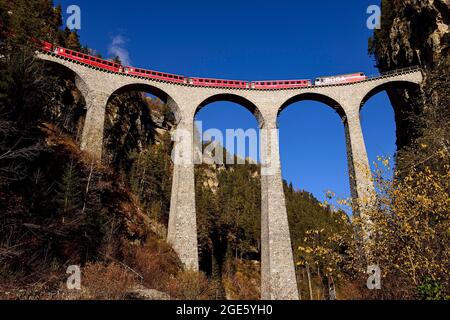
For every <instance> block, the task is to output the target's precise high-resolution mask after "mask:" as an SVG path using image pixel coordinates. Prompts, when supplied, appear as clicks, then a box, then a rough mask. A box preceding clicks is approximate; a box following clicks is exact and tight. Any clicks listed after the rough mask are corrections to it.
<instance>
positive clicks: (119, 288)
mask: <svg viewBox="0 0 450 320" xmlns="http://www.w3.org/2000/svg"><path fill="white" fill-rule="evenodd" d="M82 276H83V277H82V283H81V285H82V290H81V292H80V297H79V298H80V299H83V300H93V299H96V300H120V299H124V298H125V296H126V294H127V293H128V292H129V291H130V289H131V288H132V287H133V286H134V285H135V284H136V279H135V275H133V274H132V273H130V271H129V270H127V269H126V268H124V267H123V266H121V265H119V264H117V263H115V262H113V263H110V264H103V263H98V262H97V263H92V264H88V265H86V266H85V267H84V268H83V273H82Z"/></svg>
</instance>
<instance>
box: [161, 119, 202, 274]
mask: <svg viewBox="0 0 450 320" xmlns="http://www.w3.org/2000/svg"><path fill="white" fill-rule="evenodd" d="M172 139H173V140H174V148H173V152H172V160H173V162H174V171H173V179H172V195H171V201H170V214H169V227H168V232H167V242H169V243H170V244H171V245H172V247H173V248H174V250H175V251H176V253H177V254H178V256H179V257H180V259H181V262H183V263H184V265H185V266H186V268H188V269H191V270H195V271H198V270H199V265H198V247H197V216H196V207H195V176H194V169H195V168H194V153H193V145H194V144H193V141H194V123H193V121H189V122H184V121H182V122H181V123H179V124H178V126H177V130H176V131H175V133H174V134H173V137H172Z"/></svg>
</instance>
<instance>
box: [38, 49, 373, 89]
mask: <svg viewBox="0 0 450 320" xmlns="http://www.w3.org/2000/svg"><path fill="white" fill-rule="evenodd" d="M36 42H37V41H36ZM39 43H40V45H39V49H40V50H42V51H45V52H48V53H53V54H55V55H58V56H60V57H63V58H67V59H71V60H75V61H78V62H80V63H84V64H87V65H90V66H91V67H93V68H98V69H102V70H107V71H110V72H114V73H124V74H129V75H133V76H137V77H144V78H150V79H155V80H162V81H168V82H173V83H180V84H190V85H195V86H202V87H224V88H237V89H256V90H273V89H295V88H304V87H311V86H312V81H311V80H304V79H303V80H270V81H253V82H250V81H242V80H225V79H214V78H195V77H185V76H182V75H177V74H171V73H166V72H159V71H154V70H146V69H141V68H135V67H131V66H122V65H121V64H119V63H115V62H112V61H109V60H105V59H101V58H98V57H94V56H91V55H88V54H84V53H81V52H77V51H74V50H70V49H66V48H62V47H58V46H53V44H51V43H49V42H45V41H43V42H39ZM366 79H367V76H365V75H364V73H362V72H359V73H353V74H346V75H338V76H330V77H320V78H317V79H315V81H314V85H316V86H324V85H335V84H344V83H353V82H358V81H363V80H366Z"/></svg>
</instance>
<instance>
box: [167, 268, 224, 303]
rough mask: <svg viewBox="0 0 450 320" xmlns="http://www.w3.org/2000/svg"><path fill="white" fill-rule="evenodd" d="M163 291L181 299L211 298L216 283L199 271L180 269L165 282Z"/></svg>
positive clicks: (214, 294) (213, 296) (215, 290)
mask: <svg viewBox="0 0 450 320" xmlns="http://www.w3.org/2000/svg"><path fill="white" fill-rule="evenodd" d="M165 291H166V292H167V293H168V294H169V295H170V296H171V297H172V298H176V299H181V300H212V299H214V298H215V296H216V292H217V285H216V283H215V282H213V281H209V280H208V278H207V277H206V276H205V275H204V274H203V273H201V272H195V271H191V270H186V271H181V272H179V273H178V274H177V276H176V277H172V278H170V279H169V280H168V281H167V283H166V288H165Z"/></svg>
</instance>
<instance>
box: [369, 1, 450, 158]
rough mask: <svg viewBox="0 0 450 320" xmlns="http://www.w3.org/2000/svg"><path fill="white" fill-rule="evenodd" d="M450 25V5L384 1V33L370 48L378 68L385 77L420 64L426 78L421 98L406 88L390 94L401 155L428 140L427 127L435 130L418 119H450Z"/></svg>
mask: <svg viewBox="0 0 450 320" xmlns="http://www.w3.org/2000/svg"><path fill="white" fill-rule="evenodd" d="M449 24H450V1H449V0H383V1H382V19H381V29H380V30H377V31H376V32H375V34H374V37H373V38H372V39H371V41H370V44H369V50H370V52H371V53H372V54H373V55H374V57H375V59H376V62H377V66H378V68H379V69H380V71H381V72H384V71H389V70H394V69H399V68H404V67H409V66H415V65H418V66H421V67H422V68H423V69H424V73H425V81H424V84H423V86H422V88H421V91H422V92H420V93H421V94H418V92H412V91H411V90H405V89H402V90H393V89H391V90H389V91H388V94H389V97H390V99H391V101H392V103H393V106H394V109H395V112H396V122H397V146H398V148H399V150H401V149H403V148H404V147H408V146H412V145H413V144H414V143H413V141H414V140H415V139H416V138H417V137H418V136H421V135H423V132H421V131H422V129H423V127H425V126H429V124H427V123H419V124H418V123H417V122H422V121H421V120H419V121H417V117H418V118H419V119H420V118H422V117H431V118H436V117H438V118H439V117H440V118H442V119H446V118H447V117H448V114H449V109H450V108H449V100H448V94H449V87H450V85H449V84H450V77H449V73H450V72H449V71H450V51H449V50H450V26H449ZM447 119H448V118H447ZM444 123H445V121H444ZM440 126H441V127H442V125H440Z"/></svg>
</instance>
